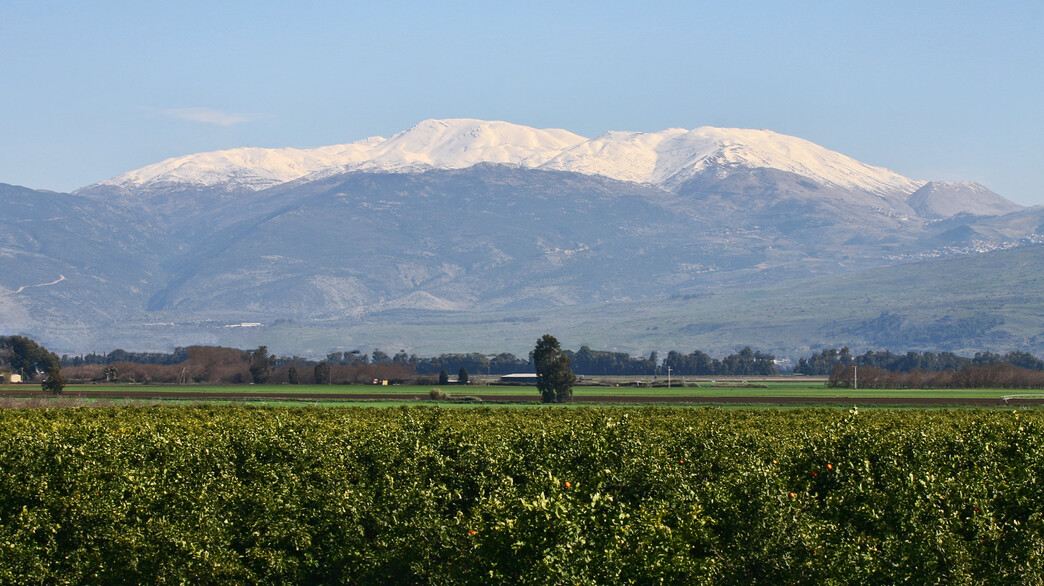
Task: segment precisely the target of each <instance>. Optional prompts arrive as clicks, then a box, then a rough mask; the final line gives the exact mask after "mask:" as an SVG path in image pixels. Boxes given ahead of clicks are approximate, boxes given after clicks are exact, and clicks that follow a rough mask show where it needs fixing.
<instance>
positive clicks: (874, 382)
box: [828, 364, 1044, 389]
mask: <svg viewBox="0 0 1044 586" xmlns="http://www.w3.org/2000/svg"><path fill="white" fill-rule="evenodd" d="M828 384H829V386H832V387H853V386H858V387H859V388H861V389H983V388H990V389H1044V372H1042V371H1039V370H1027V369H1025V368H1019V367H1017V366H1012V365H1010V364H986V365H969V366H964V367H962V368H961V369H960V370H956V371H951V370H944V371H940V372H926V371H922V370H915V371H912V372H892V371H889V370H882V369H880V368H873V367H870V366H860V367H858V368H857V367H853V366H841V365H838V366H836V367H834V370H833V372H832V373H831V374H830V380H829V382H828Z"/></svg>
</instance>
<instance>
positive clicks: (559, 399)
mask: <svg viewBox="0 0 1044 586" xmlns="http://www.w3.org/2000/svg"><path fill="white" fill-rule="evenodd" d="M533 364H534V365H535V366H536V374H537V390H538V391H540V396H541V398H542V399H543V401H544V402H545V403H569V402H572V400H573V383H575V382H576V375H574V374H573V371H572V370H571V369H570V368H569V356H568V355H566V354H565V353H563V352H562V348H561V346H559V345H558V340H556V339H555V337H554V336H552V335H550V334H544V337H542V338H540V339H539V340H537V344H536V348H534V349H533Z"/></svg>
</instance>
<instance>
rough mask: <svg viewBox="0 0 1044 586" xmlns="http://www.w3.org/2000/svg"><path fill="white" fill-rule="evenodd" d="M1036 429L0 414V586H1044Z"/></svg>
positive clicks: (756, 415) (391, 413)
mask: <svg viewBox="0 0 1044 586" xmlns="http://www.w3.org/2000/svg"><path fill="white" fill-rule="evenodd" d="M1042 430H1044V415H1042V414H1041V413H1039V412H1035V411H1023V412H1017V413H1015V412H1010V411H1008V412H997V411H992V412H987V411H954V412H948V411H873V412H863V413H856V412H843V411H831V410H798V411H732V410H715V409H695V410H690V409H593V408H592V409H554V408H551V409H541V408H535V409H520V410H508V409H473V410H452V411H446V410H440V409H438V408H403V409H329V410H323V409H253V408H235V407H228V408H225V407H199V408H187V407H181V408H178V407H173V408H166V407H162V408H103V409H102V408H99V409H93V408H80V409H64V410H57V409H56V410H7V411H0V583H5V584H20V583H69V584H84V583H87V584H118V583H128V584H129V583H134V584H138V583H156V584H165V583H264V584H279V583H297V584H300V583H362V584H385V583H398V584H410V583H418V584H420V583H424V584H428V583H454V584H456V583H476V584H478V583H489V582H491V581H493V582H509V583H540V584H546V583H573V584H625V583H636V584H648V583H655V582H666V583H689V584H699V583H708V584H710V583H713V584H722V583H743V584H751V583H763V584H776V583H798V582H801V583H842V584H843V583H850V584H866V583H897V582H903V581H911V580H912V581H914V582H917V583H933V582H940V583H1006V584H1010V583H1027V584H1035V583H1036V584H1039V583H1042V582H1044V523H1042V517H1041V515H1042V514H1044V485H1042V483H1044V451H1042V449H1041V448H1042V435H1041V432H1042Z"/></svg>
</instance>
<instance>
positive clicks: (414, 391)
mask: <svg viewBox="0 0 1044 586" xmlns="http://www.w3.org/2000/svg"><path fill="white" fill-rule="evenodd" d="M690 384H692V383H690ZM432 388H435V387H432V386H431V385H391V386H378V385H285V384H284V385H183V386H178V385H151V386H150V385H93V384H92V385H68V386H67V387H66V388H65V396H66V397H81V398H91V397H98V396H102V395H107V396H109V397H110V398H111V396H112V395H114V394H115V395H123V394H126V395H127V397H131V396H135V397H137V398H149V397H142V396H141V394H142V393H145V394H148V393H150V392H154V393H156V394H155V395H154V397H152V398H157V399H160V398H167V399H168V400H170V399H173V398H172V397H169V396H167V397H165V395H168V394H169V393H179V394H186V395H200V396H201V398H205V397H203V395H206V394H213V393H220V394H224V395H232V396H242V398H243V400H250V401H256V400H259V399H263V398H264V397H266V396H268V397H272V398H273V399H275V398H276V396H279V395H281V396H286V395H291V396H293V395H301V396H302V399H305V398H306V397H304V396H307V395H311V397H307V400H313V399H315V400H322V399H320V398H318V397H315V396H316V395H319V396H322V395H330V396H331V400H336V401H338V402H344V401H351V400H352V397H356V396H357V397H359V399H360V400H362V399H367V400H368V401H371V402H372V401H374V400H375V397H387V400H388V401H393V402H394V403H395V404H401V403H404V402H405V403H409V402H412V401H427V400H429V399H428V394H429V392H430V391H431V389H432ZM438 388H440V389H441V390H443V391H444V392H446V393H449V394H450V396H451V398H456V399H458V400H460V399H463V398H466V397H475V396H481V397H484V398H485V400H486V401H496V400H497V397H504V400H505V401H511V400H518V399H517V398H518V397H525V398H526V399H523V400H529V399H532V400H534V401H535V400H537V399H538V398H539V393H538V392H537V389H536V387H531V386H481V385H468V386H456V385H443V386H441V387H438ZM38 389H39V387H38V386H35V385H26V384H22V385H4V386H0V395H2V394H3V393H5V392H17V391H26V390H38ZM573 394H574V397H577V398H585V397H606V398H610V399H619V398H627V397H643V398H656V397H663V398H664V399H672V398H684V397H693V398H715V397H721V398H730V397H746V398H780V399H786V398H806V399H823V401H824V403H830V402H837V401H838V400H839V399H840V400H842V402H844V400H846V399H851V400H853V401H855V402H857V401H859V400H860V399H883V398H888V399H893V398H894V399H953V400H962V399H996V400H997V401H998V402H999V401H1001V400H1002V399H1004V398H1005V397H1022V398H1044V391H1035V390H1018V389H939V390H932V389H927V390H925V389H846V388H830V387H827V386H826V385H825V384H824V383H822V382H810V381H796V382H764V383H754V384H753V385H752V386H743V385H735V384H731V383H708V382H703V383H699V386H685V387H681V386H675V387H672V388H666V387H624V386H621V387H615V386H578V387H575V388H574V390H573ZM335 397H336V399H335ZM182 398H191V397H182ZM291 398H292V397H291Z"/></svg>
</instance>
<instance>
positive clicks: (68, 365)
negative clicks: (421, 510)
mask: <svg viewBox="0 0 1044 586" xmlns="http://www.w3.org/2000/svg"><path fill="white" fill-rule="evenodd" d="M30 343H31V344H30ZM261 350H264V351H263V352H259V351H261ZM561 353H562V354H563V355H564V356H567V357H568V358H569V359H570V364H571V369H572V371H573V372H575V373H579V374H584V375H593V376H599V375H600V376H631V375H649V376H651V375H666V374H667V372H668V369H669V371H670V373H671V374H672V375H676V376H730V375H731V376H766V375H774V374H779V373H780V372H781V371H782V370H781V369H780V367H779V365H778V364H777V362H776V360H775V356H773V355H772V354H768V353H764V352H760V351H755V350H753V349H752V348H750V347H745V348H743V349H741V350H739V351H738V352H734V353H732V354H729V355H727V356H723V357H721V358H715V357H713V356H711V355H709V354H707V353H706V352H703V351H701V350H695V351H693V352H691V353H688V354H686V353H683V352H678V351H674V350H672V351H670V352H668V353H667V356H666V357H664V358H662V359H661V358H660V356H659V354H658V353H657V352H652V353H650V354H649V355H648V356H632V355H630V354H627V353H625V352H612V351H604V350H592V349H591V348H590V347H588V346H581V347H580V349H579V350H576V351H572V350H567V349H563V350H561ZM48 356H50V357H52V358H48ZM49 360H54V361H57V358H54V357H53V354H51V353H50V352H47V351H46V349H43V348H42V346H39V345H38V344H36V343H35V342H32V340H29V339H28V338H22V337H20V336H6V337H0V368H6V369H8V370H14V371H15V372H20V373H24V374H23V377H24V378H25V379H26V380H31V379H33V378H34V377H40V376H42V375H43V374H45V373H47V372H48V370H49V369H50V365H51V362H49ZM60 363H61V365H62V366H63V367H64V369H65V372H66V373H68V374H69V375H71V378H76V379H78V380H106V381H117V380H122V381H131V380H133V381H135V382H169V383H191V382H207V383H225V384H228V383H231V384H237V383H250V382H254V383H262V382H270V383H284V382H286V383H291V384H294V383H300V384H313V383H318V384H341V383H367V382H372V381H373V380H374V379H378V380H381V379H383V380H391V381H407V380H409V381H414V382H422V381H423V383H426V382H428V380H429V379H430V381H431V382H432V383H436V382H437V381H438V378H439V375H440V374H442V373H458V375H459V373H460V372H461V371H464V372H466V373H470V375H472V376H474V375H478V374H488V375H503V374H511V373H519V372H534V371H535V363H534V360H533V356H532V353H530V355H529V356H526V357H524V358H523V357H518V356H515V355H514V354H511V353H506V352H505V353H499V354H482V353H478V352H473V353H444V354H439V355H438V356H432V357H420V356H417V355H416V354H408V353H406V352H405V351H399V352H397V353H394V354H389V353H386V352H384V351H382V350H380V349H374V350H373V351H371V352H368V353H367V352H362V351H360V350H352V351H345V352H332V353H330V354H328V355H327V356H326V358H325V359H323V360H315V359H310V358H304V357H300V356H274V355H270V354H269V353H268V351H267V349H266V348H265V347H264V346H262V347H260V348H258V349H256V350H239V349H234V348H221V347H216V346H190V347H187V348H181V347H179V348H175V349H174V351H173V352H170V353H158V352H128V351H125V350H122V349H118V350H113V351H112V352H109V353H108V354H97V353H91V354H86V355H79V356H72V357H70V356H68V355H65V356H62V358H61V360H60ZM12 364H13V368H12V366H11V365H12ZM993 364H1011V365H1013V366H1016V367H1019V368H1023V369H1027V370H1035V371H1044V361H1042V360H1040V359H1038V358H1037V357H1035V356H1033V355H1032V354H1030V353H1028V352H1022V351H1015V352H1008V353H1005V354H998V353H994V352H980V353H976V354H975V355H974V356H972V357H966V356H959V355H956V354H954V353H951V352H939V353H936V352H907V353H905V354H895V353H892V352H890V351H887V350H883V351H867V352H865V353H864V354H858V355H857V354H854V353H853V352H852V351H851V350H850V349H849V348H847V347H842V348H840V349H833V348H832V349H826V350H821V351H818V352H815V353H813V354H812V355H811V356H810V357H807V358H801V359H800V360H798V362H797V364H796V366H795V367H794V369H793V372H794V373H796V374H804V375H818V376H829V375H831V374H832V373H833V372H834V370H835V367H837V366H844V367H847V366H858V367H860V368H861V369H862V368H876V369H879V370H882V371H886V372H899V373H906V372H914V371H923V372H944V371H949V372H957V371H959V370H961V369H962V368H964V367H966V366H969V365H993ZM443 384H444V383H443Z"/></svg>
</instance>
